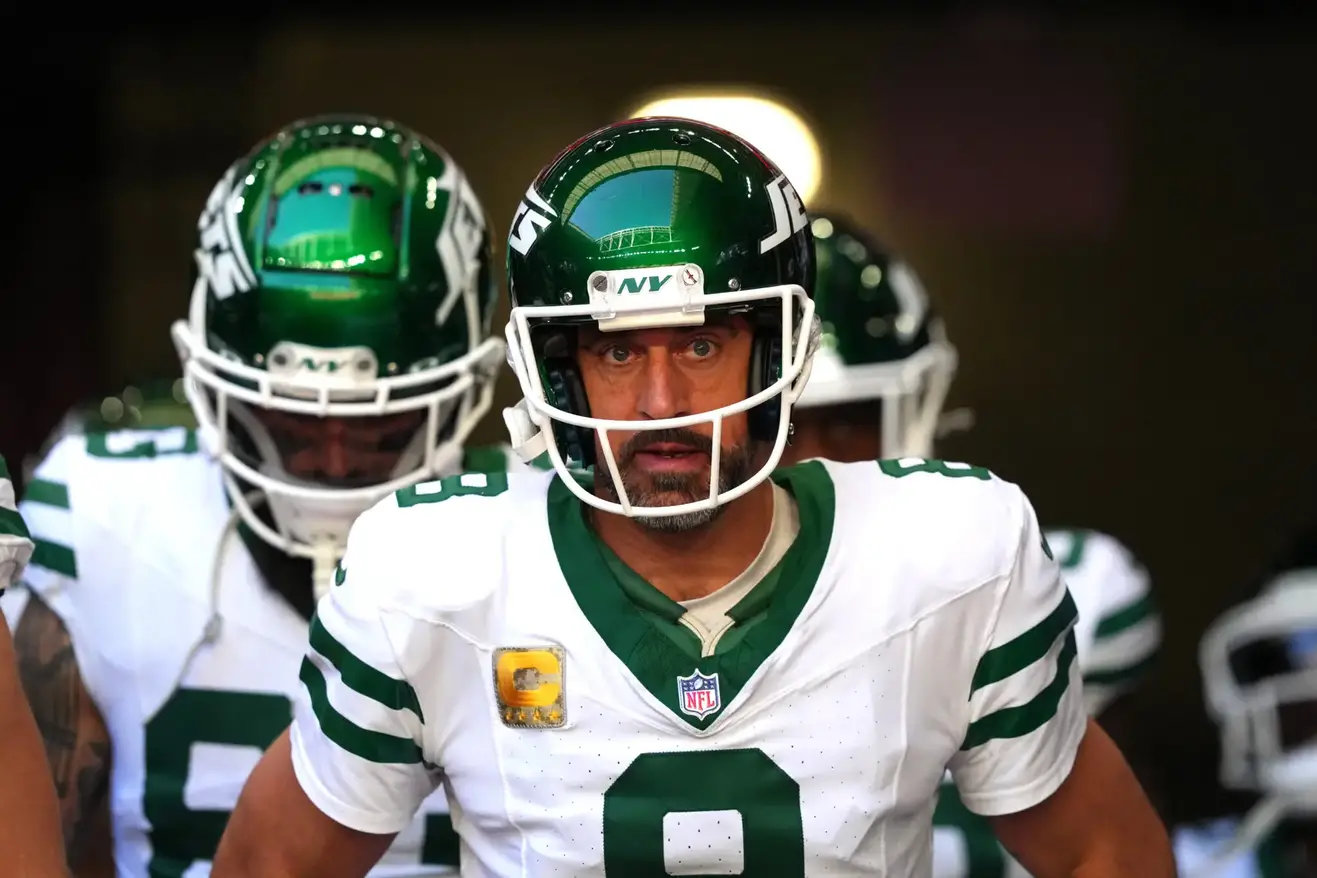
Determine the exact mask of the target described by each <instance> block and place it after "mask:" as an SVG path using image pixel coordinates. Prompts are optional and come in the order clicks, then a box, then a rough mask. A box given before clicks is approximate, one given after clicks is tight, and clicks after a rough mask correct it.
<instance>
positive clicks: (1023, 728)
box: [960, 628, 1078, 750]
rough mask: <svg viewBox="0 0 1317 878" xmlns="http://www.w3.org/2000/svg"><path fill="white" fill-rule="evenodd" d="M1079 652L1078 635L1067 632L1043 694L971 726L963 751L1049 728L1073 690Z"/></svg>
mask: <svg viewBox="0 0 1317 878" xmlns="http://www.w3.org/2000/svg"><path fill="white" fill-rule="evenodd" d="M1077 653H1078V648H1077V647H1076V645H1075V632H1074V629H1073V628H1072V629H1071V630H1069V631H1068V632H1066V636H1065V645H1064V646H1062V647H1061V651H1060V652H1059V653H1058V654H1057V657H1056V676H1055V677H1053V678H1052V682H1050V683H1048V684H1047V686H1046V687H1045V688H1044V689H1043V691H1041V692H1039V693H1038V694H1037V695H1035V696H1034V697H1033V698H1032V699H1031V700H1030V701H1028V702H1027V703H1025V704H1020V705H1017V706H1014V707H1003V708H1002V709H1001V710H996V711H993V712H992V713H990V714H988V715H987V716H984V717H981V718H979V719H977V720H975V721H974V722H972V723H970V725H969V728H968V729H967V730H966V732H965V741H964V743H962V744H961V745H960V749H961V750H972V749H974V748H975V747H978V746H980V745H981V744H985V743H987V742H988V741H991V740H993V739H996V738H1020V737H1023V736H1024V735H1027V734H1029V733H1030V732H1032V731H1034V730H1036V729H1039V728H1041V727H1042V726H1044V725H1046V724H1047V722H1048V721H1050V720H1051V719H1052V717H1054V716H1056V709H1057V707H1058V706H1060V704H1061V698H1062V697H1063V696H1064V695H1065V693H1066V689H1068V688H1069V687H1070V666H1071V665H1072V664H1074V661H1075V656H1076V654H1077Z"/></svg>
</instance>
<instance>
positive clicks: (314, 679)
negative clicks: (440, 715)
mask: <svg viewBox="0 0 1317 878" xmlns="http://www.w3.org/2000/svg"><path fill="white" fill-rule="evenodd" d="M297 676H298V677H299V678H300V679H301V681H302V683H303V684H304V685H305V686H306V691H307V693H308V694H309V695H310V696H311V709H312V710H313V711H314V712H315V715H316V721H317V722H319V723H320V731H322V732H324V733H325V737H327V738H329V740H331V741H333V742H334V743H335V744H337V745H338V746H339V747H342V748H343V749H344V750H346V751H348V752H349V753H351V754H353V755H355V756H359V757H361V758H362V759H365V760H367V761H368V762H378V763H381V764H401V765H412V764H415V763H418V762H420V761H421V748H420V747H419V746H417V744H416V742H415V741H413V740H412V739H411V738H403V737H399V736H398V735H389V734H386V733H384V732H376V731H373V730H371V729H363V728H362V727H361V726H359V725H357V724H356V723H354V722H353V721H352V720H350V719H348V718H347V717H345V716H344V715H343V714H341V713H339V712H338V711H337V710H335V709H334V705H332V704H330V703H329V694H328V693H327V692H326V684H325V675H324V674H322V673H321V672H320V669H319V668H317V667H316V666H315V665H314V664H313V663H312V662H311V660H310V659H309V658H304V659H302V669H301V671H300V672H298V675H297Z"/></svg>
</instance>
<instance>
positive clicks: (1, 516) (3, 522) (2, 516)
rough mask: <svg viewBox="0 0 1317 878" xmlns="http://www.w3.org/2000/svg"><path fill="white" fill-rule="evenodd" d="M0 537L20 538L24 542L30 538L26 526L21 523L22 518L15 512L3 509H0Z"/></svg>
mask: <svg viewBox="0 0 1317 878" xmlns="http://www.w3.org/2000/svg"><path fill="white" fill-rule="evenodd" d="M0 536H12V537H22V538H23V539H25V540H27V539H31V538H32V535H31V534H29V533H28V532H27V525H26V524H24V523H23V516H21V515H19V514H18V512H17V510H14V509H5V508H4V507H0Z"/></svg>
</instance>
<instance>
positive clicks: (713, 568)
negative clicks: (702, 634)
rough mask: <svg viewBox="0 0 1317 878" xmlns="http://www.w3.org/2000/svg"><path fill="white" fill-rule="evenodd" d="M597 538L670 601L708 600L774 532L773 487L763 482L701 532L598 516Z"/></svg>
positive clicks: (749, 561) (608, 515)
mask: <svg viewBox="0 0 1317 878" xmlns="http://www.w3.org/2000/svg"><path fill="white" fill-rule="evenodd" d="M593 523H594V529H595V533H597V534H598V535H599V539H601V540H603V541H604V545H606V546H608V548H610V549H612V550H613V552H614V554H616V555H617V557H618V558H620V559H621V560H622V563H624V564H626V565H627V566H628V567H630V568H631V569H632V570H634V571H635V572H636V573H638V574H640V576H642V577H644V579H645V580H646V581H647V582H649V583H650V584H651V585H653V586H654V587H655V588H657V589H658V590H659V591H660V592H662V593H663V594H665V595H667V596H668V597H670V598H672V599H673V600H674V601H689V600H694V599H695V598H701V597H704V596H705V595H709V594H712V593H713V592H715V591H717V590H718V589H720V588H722V587H723V586H724V585H726V584H727V583H729V582H731V581H732V580H733V579H735V578H736V577H737V576H740V575H741V573H742V572H744V571H745V569H746V568H747V567H749V566H750V565H751V564H752V563H753V562H754V560H755V558H756V557H758V555H759V550H760V549H762V548H763V546H764V541H765V540H767V539H768V533H769V530H770V529H771V528H772V526H773V486H772V485H771V484H769V483H768V482H767V481H765V482H764V483H763V484H761V485H759V486H758V487H757V488H755V489H754V490H752V491H750V493H748V494H746V495H745V496H744V497H741V498H739V499H737V500H733V501H732V502H731V503H728V504H727V505H726V506H724V507H722V513H721V514H720V515H718V516H717V517H716V518H714V520H713V521H711V522H709V523H708V524H706V525H704V526H703V527H699V528H696V529H694V530H688V531H682V532H679V533H665V532H662V531H657V530H653V529H652V528H648V527H645V525H643V524H641V523H640V522H638V521H636V520H635V519H632V518H627V517H626V516H624V515H610V514H607V513H596V514H595V515H594V516H593Z"/></svg>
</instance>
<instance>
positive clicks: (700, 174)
mask: <svg viewBox="0 0 1317 878" xmlns="http://www.w3.org/2000/svg"><path fill="white" fill-rule="evenodd" d="M508 283H509V293H510V295H511V298H512V311H511V315H510V319H509V321H508V326H507V339H508V351H509V354H508V359H509V362H510V363H511V364H512V368H513V371H514V372H515V373H516V375H517V378H518V380H519V381H520V382H521V389H522V393H523V394H524V396H525V399H524V400H523V401H522V403H520V404H519V405H518V406H517V407H515V408H512V409H507V410H506V411H505V419H506V421H507V425H508V430H509V432H510V434H511V436H512V442H513V445H514V447H516V448H517V450H518V452H519V453H520V454H521V455H522V456H523V457H524V458H526V459H531V458H533V457H535V456H537V455H538V454H540V453H541V452H542V451H545V450H547V451H548V454H549V458H550V459H551V460H552V461H553V465H554V468H555V469H556V470H557V471H558V472H559V474H560V475H561V476H562V477H563V480H564V481H565V482H566V484H567V485H568V487H569V488H570V489H571V490H572V491H573V492H574V493H576V495H577V496H578V497H580V498H581V500H582V501H583V502H585V503H588V504H590V505H592V506H594V507H596V508H599V509H604V510H606V511H609V512H615V513H620V514H625V515H629V516H668V515H679V514H682V513H687V512H693V511H696V510H701V509H709V508H713V507H716V506H719V505H721V504H723V503H727V502H729V501H731V500H734V499H736V498H737V497H739V496H741V495H743V494H745V493H746V492H748V491H749V490H750V489H751V488H753V487H754V486H755V485H757V484H759V483H760V482H762V481H763V480H764V479H766V478H767V477H768V475H769V473H771V472H772V470H773V468H774V467H775V466H777V463H778V461H779V459H780V458H781V455H782V449H783V447H784V445H785V444H786V441H787V437H788V434H789V430H790V421H791V406H792V404H793V403H794V402H795V401H796V398H797V397H798V396H799V394H800V391H801V388H803V387H804V385H805V382H806V380H807V378H808V376H809V363H810V355H811V353H812V350H813V343H812V342H813V341H816V340H817V329H816V321H815V319H814V303H813V301H812V300H811V299H810V294H809V291H810V289H811V288H812V287H813V283H814V245H813V241H812V239H811V233H810V228H809V220H808V218H807V216H806V213H805V208H804V206H803V205H802V203H801V201H800V198H799V196H798V195H797V194H796V190H795V189H794V188H793V187H792V185H791V182H790V181H789V180H787V178H786V177H785V176H784V175H783V174H782V172H781V171H780V170H778V168H777V167H776V166H775V165H774V164H773V163H772V162H771V161H769V160H768V159H767V158H765V157H764V155H763V154H762V153H760V152H759V151H758V150H757V149H755V148H754V147H753V146H751V145H750V144H748V143H746V142H745V141H744V140H742V139H741V138H739V137H737V136H736V135H734V134H731V133H729V132H727V131H724V130H722V129H720V128H715V127H713V126H711V125H707V124H704V123H702V122H695V121H691V120H689V119H675V118H645V119H631V120H628V121H625V122H621V123H618V124H615V125H610V126H607V127H605V128H601V129H599V130H598V131H595V132H592V133H591V134H587V135H586V136H585V137H583V138H581V139H580V140H578V141H577V142H576V143H574V144H572V145H571V146H569V147H568V148H567V149H566V150H564V151H563V152H562V153H560V154H559V155H558V157H557V158H555V159H554V160H553V161H552V162H551V163H550V164H549V165H548V166H547V167H546V168H544V170H542V171H541V172H540V174H539V176H538V177H536V178H535V180H534V182H533V183H531V185H530V188H529V189H527V190H526V195H525V198H524V199H523V200H522V203H521V205H520V206H519V207H518V209H517V212H516V215H515V216H514V218H513V220H512V227H511V229H510V230H509V234H508ZM715 312H724V313H738V314H742V315H744V316H745V317H746V319H748V320H749V322H750V323H751V325H752V327H753V328H754V332H755V338H754V345H753V355H752V361H751V368H750V381H749V387H747V388H746V396H745V399H744V400H743V401H741V402H738V403H736V404H735V405H731V406H727V407H724V408H720V409H716V410H714V411H711V412H705V413H702V414H696V415H689V416H685V417H678V418H668V419H663V420H649V421H643V422H642V421H624V420H609V419H602V418H594V417H591V416H590V408H589V403H588V400H587V399H586V397H585V390H584V385H583V382H582V381H581V378H580V375H579V372H578V368H577V364H576V359H575V344H574V342H573V341H572V334H573V331H574V328H575V327H576V326H579V325H582V324H591V323H593V324H595V325H596V326H597V327H598V329H599V330H601V331H603V332H613V331H624V330H634V329H644V328H652V327H669V326H692V325H701V324H703V323H704V321H705V316H706V313H715ZM802 330H803V331H802ZM740 412H747V413H748V420H749V432H750V436H751V437H752V438H754V439H756V440H761V441H764V442H769V443H772V450H771V453H770V455H769V459H768V463H767V464H766V465H765V466H764V468H763V469H762V470H760V471H759V472H758V473H756V474H755V475H754V476H752V477H751V478H750V479H749V480H747V481H746V482H744V483H742V484H741V485H739V486H737V487H735V488H733V489H731V490H729V491H727V492H721V491H720V490H719V486H718V481H719V480H718V477H717V473H718V467H719V464H720V456H721V455H720V452H721V448H720V444H721V443H720V442H719V441H718V437H719V436H720V435H721V429H722V421H723V419H724V418H726V417H728V416H729V415H733V414H737V413H740ZM695 424H712V425H713V438H714V442H713V455H712V462H711V468H712V471H713V478H712V479H711V482H712V484H711V488H710V495H709V497H708V498H707V499H705V500H700V501H697V502H694V503H686V504H682V505H678V506H667V507H662V506H638V505H635V504H633V503H631V501H630V499H629V498H628V497H627V496H626V491H625V487H624V486H623V479H622V477H621V474H620V472H619V471H618V467H617V461H615V460H614V459H613V453H612V451H611V450H610V447H609V443H608V442H607V441H602V442H601V443H600V447H602V449H603V456H604V458H605V459H604V460H603V461H602V463H603V465H604V466H607V467H608V469H609V471H610V472H611V474H612V477H613V482H614V484H615V485H616V486H617V488H618V493H619V500H620V502H617V503H614V502H609V501H605V500H603V499H601V498H599V497H596V496H594V495H593V494H592V493H589V492H588V491H587V490H586V489H584V488H582V487H581V486H580V485H578V484H577V482H576V480H575V479H573V478H571V472H572V471H573V470H577V469H580V468H583V467H590V466H594V465H596V464H597V463H598V462H597V461H596V460H595V437H596V432H597V433H598V435H599V437H600V438H601V439H603V438H605V437H606V434H607V432H608V431H610V430H626V431H633V430H637V429H644V430H663V429H675V428H682V427H690V426H692V425H695Z"/></svg>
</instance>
